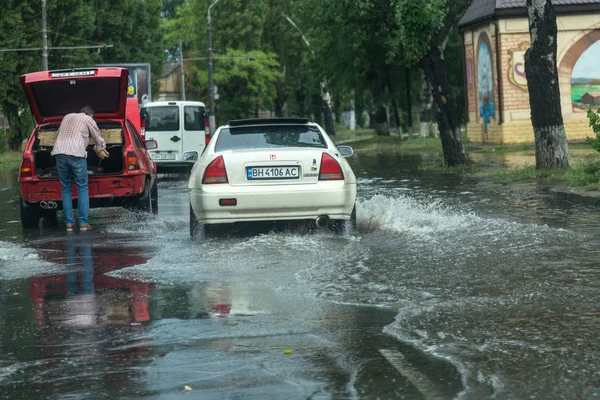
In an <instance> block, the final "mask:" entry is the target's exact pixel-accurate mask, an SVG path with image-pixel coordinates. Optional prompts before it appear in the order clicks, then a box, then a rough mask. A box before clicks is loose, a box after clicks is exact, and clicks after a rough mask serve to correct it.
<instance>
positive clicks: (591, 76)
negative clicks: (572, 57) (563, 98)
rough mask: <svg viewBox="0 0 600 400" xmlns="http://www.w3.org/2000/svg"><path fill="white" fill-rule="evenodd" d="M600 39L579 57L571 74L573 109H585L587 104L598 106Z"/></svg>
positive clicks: (599, 102)
mask: <svg viewBox="0 0 600 400" xmlns="http://www.w3.org/2000/svg"><path fill="white" fill-rule="evenodd" d="M599 59H600V41H597V42H595V43H594V44H592V45H591V46H590V47H588V49H587V50H586V51H585V52H584V53H583V54H582V55H581V57H579V59H578V60H577V62H576V63H575V67H574V68H573V73H572V75H571V101H572V102H573V110H575V111H586V110H587V109H588V106H600V68H598V60H599Z"/></svg>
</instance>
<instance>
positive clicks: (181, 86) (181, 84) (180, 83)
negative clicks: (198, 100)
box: [179, 39, 212, 132]
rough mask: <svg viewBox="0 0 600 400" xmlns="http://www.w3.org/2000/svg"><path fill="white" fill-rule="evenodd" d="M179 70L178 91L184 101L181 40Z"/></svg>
mask: <svg viewBox="0 0 600 400" xmlns="http://www.w3.org/2000/svg"><path fill="white" fill-rule="evenodd" d="M179 69H180V70H181V71H180V73H181V75H180V76H179V90H180V91H181V100H183V101H185V73H184V70H183V47H182V45H181V39H179ZM211 132H212V131H211Z"/></svg>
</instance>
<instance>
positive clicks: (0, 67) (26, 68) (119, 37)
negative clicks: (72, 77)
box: [0, 0, 175, 148]
mask: <svg viewBox="0 0 600 400" xmlns="http://www.w3.org/2000/svg"><path fill="white" fill-rule="evenodd" d="M174 1H175V0H174ZM47 4H48V9H47V15H48V19H47V31H48V35H47V37H48V46H49V47H64V46H82V45H102V44H111V45H113V48H107V49H102V50H97V49H50V50H49V54H48V66H49V68H50V69H60V68H71V67H89V66H91V65H95V64H99V63H120V64H122V63H150V64H151V68H152V71H153V74H152V78H153V82H152V84H153V87H154V91H153V93H155V94H156V93H158V86H159V79H160V71H161V70H162V64H163V61H164V59H165V50H164V49H165V45H164V43H163V39H162V37H163V33H162V31H161V29H160V18H161V12H162V11H163V3H162V1H161V0H144V1H140V0H120V1H119V2H116V3H115V2H114V1H109V0H96V1H94V2H90V1H88V0H53V1H48V3H47ZM0 6H1V8H2V12H1V13H0V44H1V45H0V46H1V47H3V48H13V49H19V48H20V49H23V48H32V47H38V48H39V47H41V33H40V32H41V14H42V13H41V2H39V1H33V0H24V1H23V0H3V1H2V4H1V5H0ZM41 67H42V62H41V52H40V51H23V52H3V53H0V111H2V112H3V113H4V114H5V115H6V117H7V118H8V119H9V123H10V125H11V134H10V145H11V147H12V148H18V147H19V145H20V143H21V141H22V140H23V139H25V138H27V137H29V134H30V133H31V129H32V127H33V120H32V118H31V115H30V113H29V112H28V111H27V110H28V104H27V101H26V99H25V96H24V94H23V89H22V88H21V86H20V84H19V81H18V78H19V76H21V75H23V74H26V73H29V72H34V71H39V70H41Z"/></svg>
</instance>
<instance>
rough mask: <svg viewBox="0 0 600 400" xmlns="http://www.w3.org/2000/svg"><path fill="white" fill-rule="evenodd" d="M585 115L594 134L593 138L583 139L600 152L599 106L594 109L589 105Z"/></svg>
mask: <svg viewBox="0 0 600 400" xmlns="http://www.w3.org/2000/svg"><path fill="white" fill-rule="evenodd" d="M587 117H588V119H589V120H590V126H591V127H592V130H593V131H594V134H595V135H596V137H595V138H590V137H588V138H586V139H585V141H586V142H587V143H589V144H591V145H592V147H593V148H594V150H596V151H598V152H600V108H599V109H597V110H596V111H594V110H592V107H591V106H590V107H589V108H588V111H587Z"/></svg>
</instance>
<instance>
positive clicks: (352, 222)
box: [348, 203, 358, 233]
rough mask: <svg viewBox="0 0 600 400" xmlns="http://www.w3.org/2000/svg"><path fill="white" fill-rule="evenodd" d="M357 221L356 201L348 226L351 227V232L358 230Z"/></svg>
mask: <svg viewBox="0 0 600 400" xmlns="http://www.w3.org/2000/svg"><path fill="white" fill-rule="evenodd" d="M357 226H358V225H357V223H356V203H354V208H353V209H352V212H351V213H350V221H349V224H348V227H349V228H350V232H351V233H354V232H356V229H357Z"/></svg>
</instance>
